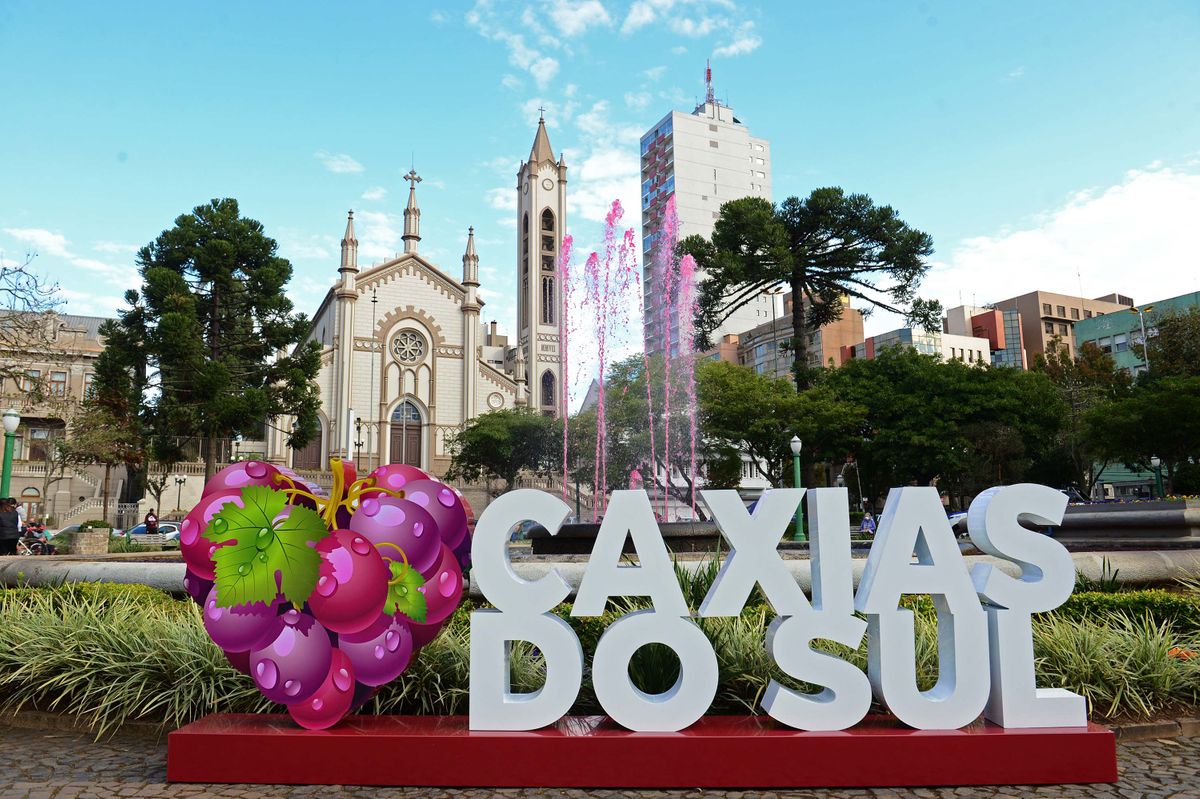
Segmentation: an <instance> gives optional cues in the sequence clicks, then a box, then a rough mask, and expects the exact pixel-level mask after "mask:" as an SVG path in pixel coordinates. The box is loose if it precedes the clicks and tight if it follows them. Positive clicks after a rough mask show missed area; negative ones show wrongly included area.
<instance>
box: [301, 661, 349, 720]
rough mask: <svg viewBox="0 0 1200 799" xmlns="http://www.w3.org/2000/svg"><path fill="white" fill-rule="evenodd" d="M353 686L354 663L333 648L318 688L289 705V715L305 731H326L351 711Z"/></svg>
mask: <svg viewBox="0 0 1200 799" xmlns="http://www.w3.org/2000/svg"><path fill="white" fill-rule="evenodd" d="M356 685H357V683H356V682H355V681H354V666H353V664H351V662H350V659H349V658H347V657H346V655H345V653H344V652H339V651H338V650H337V649H335V650H333V656H332V658H331V659H330V663H329V673H328V674H327V675H325V680H324V681H323V682H322V683H321V687H319V688H318V689H317V690H316V691H315V692H313V694H312V696H310V697H308V698H307V699H305V700H304V701H303V702H295V703H293V704H290V705H288V713H289V714H290V715H291V717H292V718H293V719H294V720H295V721H296V723H297V724H299V725H300V726H301V727H304V728H305V729H306V730H324V729H328V728H329V727H332V726H333V725H334V724H337V723H338V722H339V721H341V720H342V717H343V716H345V715H346V714H347V713H348V712H350V705H351V703H352V702H353V701H354V687H355V686H356Z"/></svg>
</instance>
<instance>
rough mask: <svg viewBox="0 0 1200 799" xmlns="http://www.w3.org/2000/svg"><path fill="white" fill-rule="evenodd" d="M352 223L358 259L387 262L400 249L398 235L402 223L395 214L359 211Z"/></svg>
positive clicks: (401, 228)
mask: <svg viewBox="0 0 1200 799" xmlns="http://www.w3.org/2000/svg"><path fill="white" fill-rule="evenodd" d="M354 222H355V225H354V232H355V234H356V235H357V236H358V254H359V257H360V259H364V258H371V259H374V260H387V259H389V258H392V257H394V256H395V254H396V252H397V251H398V250H399V249H400V233H401V231H402V230H403V225H404V222H403V220H402V219H401V218H400V217H399V216H397V215H396V214H389V213H386V212H384V211H359V212H358V213H357V214H355V216H354ZM361 265H363V264H361V263H360V266H361Z"/></svg>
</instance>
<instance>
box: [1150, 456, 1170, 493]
mask: <svg viewBox="0 0 1200 799" xmlns="http://www.w3.org/2000/svg"><path fill="white" fill-rule="evenodd" d="M1150 466H1151V467H1152V468H1153V469H1154V489H1155V492H1156V496H1157V497H1158V498H1159V499H1166V498H1167V492H1166V491H1164V490H1163V481H1162V458H1160V457H1158V456H1157V455H1155V456H1154V457H1153V458H1151V459H1150Z"/></svg>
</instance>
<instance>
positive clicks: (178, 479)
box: [175, 474, 187, 510]
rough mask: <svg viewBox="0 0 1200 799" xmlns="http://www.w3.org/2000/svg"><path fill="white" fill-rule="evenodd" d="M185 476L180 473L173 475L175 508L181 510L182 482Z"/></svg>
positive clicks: (184, 481) (185, 480) (184, 480)
mask: <svg viewBox="0 0 1200 799" xmlns="http://www.w3.org/2000/svg"><path fill="white" fill-rule="evenodd" d="M186 482H187V478H186V477H184V476H183V475H182V474H177V475H175V510H183V484H184V483H186Z"/></svg>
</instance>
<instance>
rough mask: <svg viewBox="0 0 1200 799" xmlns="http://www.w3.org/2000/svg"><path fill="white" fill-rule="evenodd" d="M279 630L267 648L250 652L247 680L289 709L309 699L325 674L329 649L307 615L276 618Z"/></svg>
mask: <svg viewBox="0 0 1200 799" xmlns="http://www.w3.org/2000/svg"><path fill="white" fill-rule="evenodd" d="M279 618H280V619H281V620H282V622H283V625H282V629H281V630H280V631H279V635H278V636H276V638H275V639H274V640H273V641H272V642H271V643H270V644H268V645H266V646H264V647H261V648H258V649H252V650H250V676H252V677H253V678H254V684H255V685H257V686H258V690H260V691H262V694H263V696H265V697H266V698H267V699H270V700H271V701H272V702H279V703H280V704H283V705H290V704H294V703H296V702H302V701H303V700H305V699H307V698H308V697H310V696H312V695H313V694H314V693H315V692H316V690H317V689H318V688H320V687H321V683H322V682H324V681H325V677H326V676H327V675H328V674H329V663H330V661H331V660H332V658H333V645H332V644H331V643H330V641H329V633H328V632H327V631H326V630H325V628H324V627H322V626H321V624H320V622H318V621H317V620H316V619H314V618H313V617H312V616H310V615H308V614H307V613H301V612H300V611H298V610H296V609H294V608H293V609H291V610H288V611H286V612H284V614H283V615H282V616H280V617H279Z"/></svg>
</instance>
